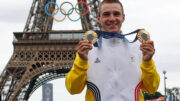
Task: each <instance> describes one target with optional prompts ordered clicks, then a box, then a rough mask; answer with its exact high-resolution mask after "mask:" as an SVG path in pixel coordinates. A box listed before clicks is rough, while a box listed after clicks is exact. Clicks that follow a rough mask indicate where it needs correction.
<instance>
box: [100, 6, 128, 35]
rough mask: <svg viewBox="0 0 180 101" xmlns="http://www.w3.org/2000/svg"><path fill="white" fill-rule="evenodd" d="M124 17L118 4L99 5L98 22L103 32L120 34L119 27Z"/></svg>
mask: <svg viewBox="0 0 180 101" xmlns="http://www.w3.org/2000/svg"><path fill="white" fill-rule="evenodd" d="M124 19H125V15H124V14H123V13H122V7H121V6H120V4H118V3H104V4H102V5H101V9H100V16H98V22H99V23H100V24H101V26H102V28H103V29H104V31H107V32H116V33H121V25H122V23H123V22H124Z"/></svg>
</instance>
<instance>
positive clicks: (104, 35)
mask: <svg viewBox="0 0 180 101" xmlns="http://www.w3.org/2000/svg"><path fill="white" fill-rule="evenodd" d="M140 30H142V29H137V30H135V31H133V32H130V33H128V34H118V33H115V32H106V31H101V30H100V31H99V30H96V31H95V32H96V33H97V34H98V36H99V39H98V41H97V42H96V43H95V44H94V47H101V44H102V38H105V39H109V38H120V39H124V38H125V36H127V35H131V34H135V33H138V32H139V31H140ZM137 39H138V38H137V34H136V37H135V39H134V40H133V41H132V42H130V43H133V42H135V41H137Z"/></svg>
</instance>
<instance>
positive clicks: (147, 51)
mask: <svg viewBox="0 0 180 101" xmlns="http://www.w3.org/2000/svg"><path fill="white" fill-rule="evenodd" d="M140 50H141V51H142V54H143V60H144V61H146V62H147V61H150V60H151V59H152V57H153V55H154V53H155V48H154V42H153V41H146V42H145V43H142V44H141V46H140Z"/></svg>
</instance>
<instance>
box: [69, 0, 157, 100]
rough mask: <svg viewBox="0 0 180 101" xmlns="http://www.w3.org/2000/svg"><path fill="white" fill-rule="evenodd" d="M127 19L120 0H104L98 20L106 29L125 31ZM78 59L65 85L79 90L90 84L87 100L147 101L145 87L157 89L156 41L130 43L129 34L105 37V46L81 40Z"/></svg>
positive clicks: (152, 89)
mask: <svg viewBox="0 0 180 101" xmlns="http://www.w3.org/2000/svg"><path fill="white" fill-rule="evenodd" d="M124 20H125V15H124V10H123V6H122V4H121V2H119V0H104V1H102V2H101V4H100V6H99V16H98V21H99V23H100V24H101V26H102V29H103V31H105V32H110V33H111V32H115V33H117V34H122V31H121V26H122V23H123V22H124ZM76 51H77V54H76V59H75V61H74V65H73V67H72V69H71V71H70V72H69V73H68V74H67V76H66V88H67V90H68V91H69V92H70V93H71V94H78V93H80V92H81V91H82V90H83V89H84V87H85V85H87V91H86V101H144V98H143V95H142V90H144V91H146V92H148V93H154V92H155V91H156V90H157V88H158V86H159V81H160V78H159V74H158V73H157V72H156V67H155V64H154V61H153V60H152V57H153V55H154V53H155V48H154V44H153V41H151V40H149V41H146V42H145V43H143V44H141V43H139V42H138V41H136V42H134V43H129V42H128V41H127V39H126V38H124V37H123V38H117V37H111V38H107V37H102V46H101V47H94V46H93V45H92V44H91V43H90V42H89V41H87V40H82V41H80V42H79V44H78V45H77V47H76Z"/></svg>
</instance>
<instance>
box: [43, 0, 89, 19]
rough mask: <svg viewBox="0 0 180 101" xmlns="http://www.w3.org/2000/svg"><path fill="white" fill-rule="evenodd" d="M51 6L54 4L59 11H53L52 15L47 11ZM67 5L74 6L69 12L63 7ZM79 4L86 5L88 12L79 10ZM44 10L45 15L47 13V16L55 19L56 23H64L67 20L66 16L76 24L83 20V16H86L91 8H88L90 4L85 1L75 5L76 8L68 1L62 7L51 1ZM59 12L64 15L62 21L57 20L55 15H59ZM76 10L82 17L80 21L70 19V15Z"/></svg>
mask: <svg viewBox="0 0 180 101" xmlns="http://www.w3.org/2000/svg"><path fill="white" fill-rule="evenodd" d="M50 4H54V5H55V6H56V7H57V9H54V10H53V12H52V14H50V13H49V12H48V10H47V9H48V6H49V5H50ZM65 4H69V5H71V6H72V8H71V9H69V10H68V11H67V12H66V11H65V10H64V9H63V6H64V5H65ZM79 4H85V5H86V11H85V12H84V13H82V11H81V10H80V9H79V8H77V6H78V5H79ZM44 10H45V13H46V14H47V15H49V16H52V17H53V19H54V20H55V21H57V22H62V21H64V20H65V18H66V16H67V17H68V18H69V20H71V21H73V22H76V21H78V20H79V19H81V18H82V16H83V15H86V14H87V13H88V12H89V7H88V4H87V3H86V2H85V1H79V2H78V3H77V4H76V5H75V7H74V6H73V4H72V3H70V2H68V1H66V2H63V3H62V4H61V5H60V7H59V6H58V5H57V4H56V2H53V1H51V2H48V3H47V4H46V5H45V7H44ZM59 10H60V12H61V14H63V15H64V18H62V19H60V20H58V19H56V18H55V15H56V14H57V13H58V11H59ZM74 10H75V11H76V13H77V14H78V15H80V17H79V18H78V19H72V18H70V15H71V14H72V13H73V11H74Z"/></svg>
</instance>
